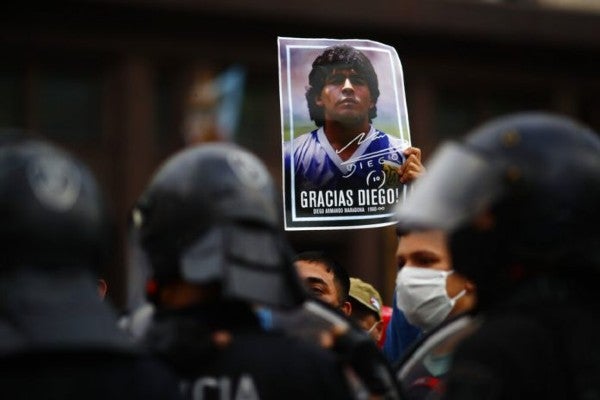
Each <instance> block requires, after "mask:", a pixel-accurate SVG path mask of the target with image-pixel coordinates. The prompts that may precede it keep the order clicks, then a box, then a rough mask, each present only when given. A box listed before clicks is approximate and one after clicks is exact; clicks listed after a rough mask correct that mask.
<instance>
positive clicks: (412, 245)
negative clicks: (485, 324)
mask: <svg viewBox="0 0 600 400" xmlns="http://www.w3.org/2000/svg"><path fill="white" fill-rule="evenodd" d="M396 258H397V261H398V267H399V271H398V276H397V279H396V298H395V300H396V307H397V308H398V310H399V311H401V312H402V314H403V315H404V317H406V319H407V320H408V322H410V323H411V324H412V325H414V326H416V327H418V328H419V329H421V330H422V332H424V336H423V337H422V338H421V339H420V340H418V341H416V342H415V343H414V344H413V345H412V346H411V347H409V349H408V351H407V352H406V354H405V355H404V356H403V357H402V358H401V360H400V362H399V363H398V375H397V378H398V380H399V382H400V384H401V386H402V389H403V392H404V393H403V394H404V397H405V398H407V399H409V400H422V399H435V398H438V397H437V396H439V394H441V393H442V389H443V381H444V380H445V376H446V373H447V371H448V368H449V366H450V359H451V356H452V354H453V351H454V345H453V344H454V337H455V336H454V331H453V330H451V332H450V333H447V332H446V331H447V328H448V327H449V326H450V327H452V325H451V324H450V322H452V324H455V323H456V321H458V322H460V320H459V317H460V316H462V315H465V313H467V312H468V311H470V310H472V309H473V308H474V307H475V302H476V291H475V286H474V284H473V283H472V282H471V281H469V280H467V279H466V278H465V277H464V276H463V275H461V274H459V273H456V272H454V270H453V269H452V262H451V258H450V254H449V250H448V246H447V240H446V235H445V234H444V232H442V231H439V230H430V231H414V232H409V233H405V234H400V241H399V244H398V249H397V251H396ZM397 315H401V314H400V313H399V312H398V313H397ZM446 321H448V322H447V323H446ZM442 329H443V330H444V331H442ZM437 336H441V338H442V339H441V341H440V342H436V345H435V346H433V347H432V346H430V344H431V342H432V340H431V339H432V338H435V337H437ZM434 340H437V339H434Z"/></svg>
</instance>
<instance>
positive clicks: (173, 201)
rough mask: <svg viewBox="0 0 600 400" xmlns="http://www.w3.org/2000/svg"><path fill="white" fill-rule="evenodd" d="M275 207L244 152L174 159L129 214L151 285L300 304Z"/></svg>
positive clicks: (262, 171) (220, 150)
mask: <svg viewBox="0 0 600 400" xmlns="http://www.w3.org/2000/svg"><path fill="white" fill-rule="evenodd" d="M276 204H277V191H276V189H275V186H274V184H273V181H272V178H271V176H270V174H269V172H268V170H267V169H266V167H265V166H264V165H263V163H262V162H261V161H260V160H259V159H258V158H257V157H256V156H254V155H253V154H251V153H250V152H248V151H246V150H244V149H242V148H241V147H239V146H237V145H234V144H230V143H210V144H205V145H198V146H194V147H191V148H188V149H185V150H182V151H180V152H178V153H176V154H175V155H173V156H172V157H170V158H169V159H168V160H166V161H165V162H164V163H163V165H162V166H161V167H160V168H159V169H158V170H157V171H156V173H155V174H154V176H153V178H152V179H151V181H150V183H149V185H148V186H147V188H146V189H145V191H144V192H143V194H142V195H141V197H140V198H139V200H138V202H137V204H136V206H135V207H134V209H133V213H132V221H133V226H134V228H133V231H134V232H133V233H134V235H135V236H136V240H137V241H138V242H139V245H140V248H141V250H142V253H143V254H144V256H145V259H146V260H147V263H148V265H149V269H150V276H151V280H150V282H151V283H152V284H153V285H154V284H156V285H159V286H160V285H161V284H163V283H165V282H168V281H170V280H177V279H180V280H183V281H185V282H188V283H197V284H207V283H213V282H215V283H218V284H220V287H221V295H222V296H223V297H224V298H231V299H237V300H243V301H250V302H257V303H262V304H268V305H273V306H283V307H285V306H292V305H296V304H299V303H300V302H301V300H302V299H303V298H304V292H303V290H302V288H301V284H300V282H299V281H298V278H297V275H296V273H295V270H294V269H293V265H292V263H291V261H290V260H291V257H290V255H289V254H291V252H290V250H289V248H288V245H287V243H286V242H285V241H284V240H283V234H282V232H280V229H279V213H278V211H277V210H278V208H277V207H276Z"/></svg>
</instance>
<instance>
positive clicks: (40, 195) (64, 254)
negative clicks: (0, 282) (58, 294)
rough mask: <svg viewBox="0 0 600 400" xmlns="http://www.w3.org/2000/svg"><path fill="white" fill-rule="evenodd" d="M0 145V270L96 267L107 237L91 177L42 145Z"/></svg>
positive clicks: (7, 141)
mask: <svg viewBox="0 0 600 400" xmlns="http://www.w3.org/2000/svg"><path fill="white" fill-rule="evenodd" d="M1 142H2V143H1V144H2V146H0V210H1V211H0V212H1V219H2V224H1V226H0V243H2V245H1V248H0V253H1V254H2V258H1V261H0V268H12V267H19V266H23V265H40V266H42V265H43V266H44V267H48V268H52V267H57V266H61V267H64V266H68V265H75V266H85V267H91V266H96V267H99V266H100V264H101V263H102V262H104V261H105V260H106V257H108V254H109V251H110V248H109V246H110V241H109V238H110V235H109V229H108V228H109V225H108V224H107V221H108V216H107V214H106V211H105V206H104V204H103V201H102V198H101V195H100V193H99V191H98V187H97V185H96V182H95V180H94V178H93V176H92V174H91V172H90V171H89V170H88V169H87V167H85V166H84V165H83V164H82V163H81V162H80V161H78V160H76V159H75V158H74V157H72V156H70V155H68V154H66V153H65V152H63V151H62V150H60V149H58V148H56V147H54V146H52V145H50V144H48V143H45V142H43V141H40V140H35V139H25V138H22V137H17V136H10V137H6V136H3V137H2V140H1Z"/></svg>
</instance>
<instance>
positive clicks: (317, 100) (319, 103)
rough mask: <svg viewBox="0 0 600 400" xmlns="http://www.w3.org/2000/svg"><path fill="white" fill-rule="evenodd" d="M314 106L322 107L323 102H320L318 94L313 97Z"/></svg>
mask: <svg viewBox="0 0 600 400" xmlns="http://www.w3.org/2000/svg"><path fill="white" fill-rule="evenodd" d="M315 104H316V105H317V106H319V107H323V100H321V95H320V94H318V95H316V96H315Z"/></svg>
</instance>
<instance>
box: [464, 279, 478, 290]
mask: <svg viewBox="0 0 600 400" xmlns="http://www.w3.org/2000/svg"><path fill="white" fill-rule="evenodd" d="M465 290H466V291H467V293H475V292H476V291H477V286H475V284H474V283H473V281H471V280H469V279H467V280H465Z"/></svg>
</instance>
